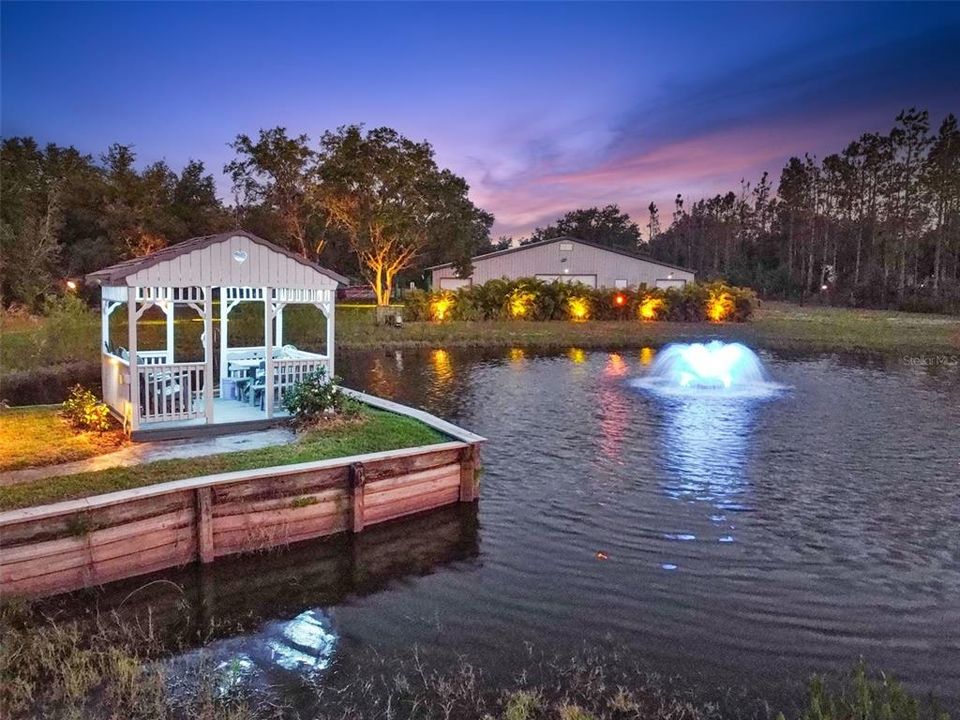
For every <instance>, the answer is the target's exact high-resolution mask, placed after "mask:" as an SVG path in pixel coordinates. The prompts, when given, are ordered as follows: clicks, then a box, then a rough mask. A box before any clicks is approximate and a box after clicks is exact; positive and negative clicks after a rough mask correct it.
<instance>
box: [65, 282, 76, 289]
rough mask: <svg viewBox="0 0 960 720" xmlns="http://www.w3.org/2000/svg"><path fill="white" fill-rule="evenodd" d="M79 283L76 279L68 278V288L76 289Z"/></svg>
mask: <svg viewBox="0 0 960 720" xmlns="http://www.w3.org/2000/svg"><path fill="white" fill-rule="evenodd" d="M76 289H77V283H76V281H74V280H67V290H76Z"/></svg>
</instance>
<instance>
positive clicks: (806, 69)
mask: <svg viewBox="0 0 960 720" xmlns="http://www.w3.org/2000/svg"><path fill="white" fill-rule="evenodd" d="M911 105H915V106H918V107H924V108H928V109H929V110H930V111H931V115H932V120H933V123H934V126H936V124H938V123H939V121H940V120H941V119H942V117H943V115H944V114H945V113H946V112H949V111H952V112H958V111H960V5H951V4H940V5H924V4H918V3H912V4H909V5H898V4H877V5H873V4H866V3H857V4H849V5H847V4H825V5H813V4H802V5H792V4H781V3H771V4H742V5H737V4H703V5H701V4H692V3H678V4H625V3H622V4H609V5H608V4H601V3H590V4H546V3H537V4H509V3H485V4H416V5H410V4H399V3H397V4H387V5H381V4H352V5H320V4H309V5H308V4H288V5H281V4H250V3H248V4H227V3H218V4H176V3H163V4H152V5H136V4H99V5H86V4H70V5H56V4H40V3H37V4H19V3H7V2H4V3H3V5H2V133H3V135H4V136H5V137H9V136H13V135H33V136H34V137H36V138H37V139H38V140H40V141H42V142H46V141H54V142H57V143H60V144H72V145H75V146H76V147H77V148H79V149H81V150H83V151H85V152H90V153H94V154H99V153H101V152H102V151H103V150H104V149H105V148H106V146H107V145H108V144H109V143H111V142H123V143H130V144H133V145H134V146H135V148H136V151H137V153H138V155H139V159H140V161H141V162H143V163H147V162H152V161H154V160H159V159H165V160H166V161H167V162H168V163H170V164H171V165H172V166H173V167H174V168H176V169H179V167H180V166H182V164H183V163H184V162H185V161H186V160H187V159H188V158H199V159H202V160H203V161H204V162H206V164H207V167H208V169H209V170H210V171H212V172H213V173H214V174H215V175H216V176H217V178H218V182H219V187H220V190H221V193H222V195H223V196H224V198H225V199H227V200H231V197H230V183H229V181H228V180H227V179H226V178H225V177H223V176H222V173H221V171H222V168H223V165H224V163H225V162H227V161H229V159H230V158H231V156H232V153H231V151H230V149H229V148H228V147H227V143H228V142H229V141H230V140H231V139H232V138H233V137H234V136H235V135H236V134H237V133H239V132H244V133H255V132H256V131H257V130H258V129H259V128H264V127H272V126H275V125H283V126H285V127H287V128H288V129H289V130H290V131H291V132H292V133H301V132H304V133H307V134H309V135H310V136H311V137H312V138H317V137H318V136H319V135H320V134H321V133H322V132H323V131H324V130H325V129H328V128H334V127H336V126H338V125H341V124H344V123H355V122H359V123H365V124H366V125H368V126H370V127H373V126H378V125H389V126H392V127H395V128H396V129H398V130H399V131H400V132H402V133H404V134H406V135H408V136H410V137H411V138H415V139H427V140H429V141H430V142H431V143H433V145H434V147H435V148H436V152H437V159H438V161H439V162H440V164H441V165H443V166H447V167H449V168H451V169H452V170H454V171H455V172H457V173H459V174H461V175H463V176H465V177H466V178H467V180H468V181H469V182H470V185H471V196H472V198H473V200H474V201H475V202H476V203H478V204H479V205H481V206H482V207H484V208H486V209H487V210H490V211H491V212H493V213H494V214H495V216H496V219H497V222H496V225H495V227H494V234H495V235H501V234H509V235H522V234H523V233H525V232H528V231H529V230H530V229H532V228H533V227H534V226H535V225H538V224H539V225H543V224H545V223H547V222H549V221H551V220H553V219H554V218H555V217H556V216H557V215H559V214H561V213H562V212H564V211H566V210H570V209H573V208H576V207H585V206H590V205H596V204H606V203H610V202H615V203H619V204H620V206H621V207H623V208H624V209H625V210H627V211H629V212H630V213H631V214H632V215H634V217H635V218H636V219H637V220H638V221H639V222H641V223H643V222H645V218H646V210H645V208H646V206H647V205H648V204H649V203H650V201H651V200H654V201H656V202H657V203H658V205H660V207H661V211H662V215H663V216H664V217H665V218H666V217H669V214H670V212H671V210H672V203H673V197H674V196H675V195H676V194H677V193H678V192H679V193H683V194H684V196H685V197H687V198H688V200H694V199H697V198H699V197H701V196H703V195H705V194H708V193H714V192H717V191H720V190H726V189H732V188H734V187H736V186H738V184H739V181H740V178H741V177H746V178H748V179H755V178H756V177H757V176H758V175H759V174H760V172H761V171H763V170H769V171H770V172H771V174H772V175H774V176H775V177H776V176H777V174H778V173H779V170H780V168H781V167H782V165H783V162H784V160H785V159H786V158H787V157H789V156H790V155H792V154H802V153H803V152H805V151H809V152H814V153H817V154H820V155H822V154H824V153H828V152H833V151H836V150H840V149H841V148H842V146H843V145H844V144H845V143H846V142H847V141H848V140H850V139H852V138H853V137H855V136H856V135H858V134H860V133H861V132H865V131H886V130H888V129H889V127H890V126H891V124H892V121H893V118H894V116H895V115H896V113H897V112H898V111H899V110H900V109H902V108H904V107H909V106H911Z"/></svg>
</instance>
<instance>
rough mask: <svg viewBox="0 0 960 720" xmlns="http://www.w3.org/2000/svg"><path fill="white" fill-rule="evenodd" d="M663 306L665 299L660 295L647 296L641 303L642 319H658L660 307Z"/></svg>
mask: <svg viewBox="0 0 960 720" xmlns="http://www.w3.org/2000/svg"><path fill="white" fill-rule="evenodd" d="M662 307H663V299H662V298H658V297H648V298H645V299H644V301H643V302H642V303H640V319H641V320H656V319H657V314H658V313H659V312H660V308H662Z"/></svg>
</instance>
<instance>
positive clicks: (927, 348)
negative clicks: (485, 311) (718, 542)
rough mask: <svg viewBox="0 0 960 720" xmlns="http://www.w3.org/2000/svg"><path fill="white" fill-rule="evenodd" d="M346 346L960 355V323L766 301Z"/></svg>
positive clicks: (431, 330)
mask: <svg viewBox="0 0 960 720" xmlns="http://www.w3.org/2000/svg"><path fill="white" fill-rule="evenodd" d="M338 332H339V335H338V341H339V344H340V347H343V348H357V347H383V346H397V347H402V346H410V345H415V346H417V345H418V346H443V347H451V346H457V345H460V346H486V347H497V346H499V347H514V346H516V347H529V348H539V349H550V348H566V347H570V346H576V347H582V348H603V349H614V348H619V347H641V346H647V345H650V346H658V345H662V344H664V343H668V342H673V341H689V340H703V339H711V338H717V339H722V340H728V341H732V340H737V341H740V342H745V343H748V344H750V345H751V346H753V347H761V348H767V349H771V350H812V351H825V352H839V351H851V352H856V351H867V352H881V353H888V354H910V355H917V354H952V355H955V354H958V353H960V318H957V317H951V316H942V315H921V314H916V313H903V312H892V311H891V312H888V311H883V310H852V309H848V308H830V307H811V306H807V307H803V306H800V305H794V304H789V303H764V304H763V305H762V306H761V307H760V309H759V310H758V312H757V314H756V317H755V319H754V320H752V321H751V322H746V323H729V324H728V323H669V322H650V323H641V322H637V321H627V322H616V321H610V322H592V321H588V322H581V323H574V322H565V321H550V322H526V321H489V322H444V323H407V324H406V325H405V327H403V328H402V329H396V328H389V327H379V328H371V327H369V326H365V325H360V324H359V323H356V322H354V323H351V324H348V325H347V326H346V327H344V328H342V329H341V328H340V327H339V326H338Z"/></svg>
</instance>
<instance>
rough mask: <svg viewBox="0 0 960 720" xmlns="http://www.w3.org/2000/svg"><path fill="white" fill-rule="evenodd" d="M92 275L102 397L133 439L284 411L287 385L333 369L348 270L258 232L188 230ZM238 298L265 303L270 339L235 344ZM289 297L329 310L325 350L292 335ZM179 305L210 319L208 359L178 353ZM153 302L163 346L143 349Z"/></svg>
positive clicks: (237, 425) (224, 428)
mask: <svg viewBox="0 0 960 720" xmlns="http://www.w3.org/2000/svg"><path fill="white" fill-rule="evenodd" d="M87 281H88V282H91V283H96V284H98V285H100V287H101V324H102V334H101V345H100V354H101V367H102V372H101V376H102V382H103V399H104V402H105V403H106V404H107V405H109V406H110V408H111V409H112V410H113V411H114V412H115V413H116V414H117V416H118V417H119V418H121V419H122V420H123V422H124V424H125V426H126V427H128V428H129V430H130V431H131V434H132V436H133V437H134V439H148V438H149V439H155V438H159V437H168V438H172V437H190V436H192V435H199V434H217V433H226V432H237V431H240V430H243V429H255V428H256V426H262V425H268V424H269V423H270V422H271V421H272V419H273V418H274V417H275V416H277V415H280V414H283V410H282V406H281V401H282V398H283V394H284V393H285V392H286V391H287V390H288V389H289V388H290V387H292V386H293V385H294V384H296V383H297V382H299V381H300V380H302V379H303V377H304V376H305V375H307V374H308V373H311V372H314V371H316V370H317V369H319V368H325V369H326V371H327V374H328V376H329V377H332V376H333V371H334V362H333V361H334V310H335V301H336V289H337V285H338V283H341V282H346V280H345V279H344V278H343V277H342V276H340V275H338V274H337V273H335V272H332V271H330V270H327V269H325V268H322V267H320V266H319V265H315V264H314V263H311V262H309V261H307V260H305V259H303V258H302V257H300V256H298V255H295V254H294V253H291V252H288V251H286V250H284V249H282V248H280V247H277V246H276V245H273V244H272V243H269V242H267V241H266V240H263V239H262V238H259V237H257V236H256V235H253V234H252V233H248V232H245V231H241V230H237V231H233V232H227V233H221V234H219V235H209V236H205V237H199V238H194V239H192V240H186V241H184V242H181V243H177V244H176V245H171V246H170V247H167V248H164V249H163V250H159V251H158V252H155V253H152V254H150V255H146V256H144V257H140V258H134V259H132V260H127V261H124V262H122V263H118V264H116V265H112V266H110V267H108V268H104V269H103V270H99V271H97V272H95V273H91V274H90V275H88V276H87ZM240 303H261V304H263V344H262V345H255V346H247V347H230V346H229V344H228V336H229V333H228V328H229V322H230V313H231V311H233V310H234V309H235V308H236V307H237V306H238V305H239V304H240ZM291 304H308V305H313V306H315V307H317V308H318V309H319V310H320V311H321V312H322V313H323V315H324V317H325V318H326V343H325V346H326V347H325V351H324V354H320V353H316V352H307V351H305V350H301V349H298V348H296V347H294V346H292V345H289V344H284V336H283V311H284V308H285V307H287V306H288V305H291ZM178 306H180V307H187V308H190V309H191V310H192V311H194V312H196V314H197V315H198V316H199V319H200V320H201V321H202V323H203V330H202V334H201V336H200V338H201V345H202V349H203V359H202V360H198V361H192V362H183V361H179V362H178V358H177V357H176V352H175V342H174V340H175V335H176V332H177V323H176V322H175V318H174V311H175V308H176V307H178ZM121 307H125V308H126V315H127V345H126V347H123V346H122V345H120V344H119V343H118V344H114V343H113V342H111V333H110V318H111V316H112V315H113V314H114V313H115V312H116V311H117V310H118V309H119V308H121ZM154 307H156V308H159V310H160V311H162V313H163V315H164V317H165V325H166V345H165V348H164V349H163V350H141V349H138V334H137V329H138V321H140V319H141V318H142V316H143V314H144V313H145V312H147V311H148V310H149V309H151V308H154ZM215 326H216V327H217V329H218V333H215V332H214V327H215ZM217 334H219V342H216V341H215V339H214V338H215V336H216V335H217ZM215 346H216V347H215ZM217 353H219V362H218V363H217V364H218V366H219V372H217V373H216V377H215V370H214V364H215V363H214V360H215V356H216V354H217Z"/></svg>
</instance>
